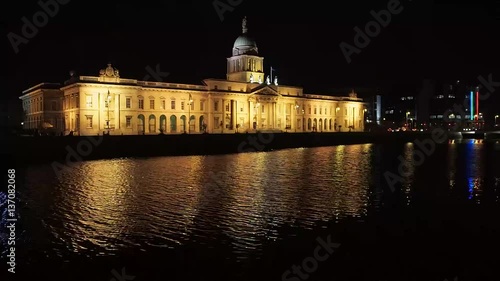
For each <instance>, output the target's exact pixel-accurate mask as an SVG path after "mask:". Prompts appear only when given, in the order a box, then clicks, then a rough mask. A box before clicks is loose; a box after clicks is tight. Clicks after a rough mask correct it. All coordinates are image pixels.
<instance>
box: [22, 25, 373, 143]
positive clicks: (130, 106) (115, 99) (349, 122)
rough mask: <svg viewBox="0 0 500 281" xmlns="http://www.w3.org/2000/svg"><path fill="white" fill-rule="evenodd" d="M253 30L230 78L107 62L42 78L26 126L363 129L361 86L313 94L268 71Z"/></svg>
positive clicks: (28, 102) (115, 131)
mask: <svg viewBox="0 0 500 281" xmlns="http://www.w3.org/2000/svg"><path fill="white" fill-rule="evenodd" d="M247 32H248V29H247V26H246V19H244V20H243V33H242V34H241V35H240V36H239V37H238V38H237V39H236V41H235V42H234V45H233V52H232V56H231V57H229V58H228V59H227V76H226V79H205V80H203V84H202V85H190V84H178V83H173V82H167V83H164V82H151V81H139V80H135V79H126V78H122V77H121V76H120V73H119V71H118V70H117V69H116V68H114V67H113V66H111V64H108V66H107V67H106V68H105V69H102V70H101V71H100V73H99V76H78V77H77V76H74V75H72V78H71V79H70V80H68V81H67V83H65V85H61V86H60V87H59V88H58V89H53V88H54V86H53V84H46V83H42V84H39V85H37V86H35V87H32V88H30V89H28V90H26V91H24V92H23V95H22V96H21V97H20V99H21V100H22V102H23V108H24V110H25V122H24V128H25V129H44V128H46V127H50V128H51V129H52V130H54V131H55V132H56V133H61V132H62V133H64V134H68V133H69V132H73V133H74V134H75V135H97V134H103V133H109V134H111V135H137V134H159V133H165V134H179V133H202V132H208V133H236V132H256V131H276V132H278V131H288V132H311V131H317V132H334V131H344V132H345V131H363V130H364V122H363V120H364V108H365V104H364V103H363V101H362V99H361V98H358V97H357V94H356V93H354V92H351V93H350V94H349V95H348V96H343V97H339V96H336V97H335V96H328V95H317V94H314V95H313V94H304V93H303V89H302V88H301V87H295V86H286V85H279V84H278V78H277V77H276V76H274V77H273V76H269V75H265V73H264V58H263V57H261V56H259V52H258V48H257V44H256V42H255V41H254V40H253V39H251V38H250V37H249V36H248V33H247ZM271 75H272V74H271ZM48 85H50V87H51V89H50V91H49V89H46V87H47V86H48ZM49 92H50V93H51V94H50V96H49V95H48V94H46V93H49ZM54 93H55V94H54ZM54 95H56V96H54ZM39 102H42V103H43V104H42V105H40V106H39V107H37V109H36V110H34V106H35V105H36V104H37V103H39ZM49 112H50V114H48V113H49ZM42 124H45V125H46V126H42ZM188 124H189V125H188Z"/></svg>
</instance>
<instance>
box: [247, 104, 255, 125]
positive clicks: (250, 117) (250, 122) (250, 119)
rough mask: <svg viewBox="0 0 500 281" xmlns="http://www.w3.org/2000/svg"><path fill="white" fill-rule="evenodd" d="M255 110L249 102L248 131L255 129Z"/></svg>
mask: <svg viewBox="0 0 500 281" xmlns="http://www.w3.org/2000/svg"><path fill="white" fill-rule="evenodd" d="M254 111H255V110H254V109H253V108H252V102H251V101H248V129H249V130H251V129H253V115H254Z"/></svg>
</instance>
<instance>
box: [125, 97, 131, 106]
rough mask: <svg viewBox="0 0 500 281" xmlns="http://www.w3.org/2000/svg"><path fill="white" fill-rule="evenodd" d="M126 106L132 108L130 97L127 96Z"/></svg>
mask: <svg viewBox="0 0 500 281" xmlns="http://www.w3.org/2000/svg"><path fill="white" fill-rule="evenodd" d="M125 108H130V97H127V98H126V100H125Z"/></svg>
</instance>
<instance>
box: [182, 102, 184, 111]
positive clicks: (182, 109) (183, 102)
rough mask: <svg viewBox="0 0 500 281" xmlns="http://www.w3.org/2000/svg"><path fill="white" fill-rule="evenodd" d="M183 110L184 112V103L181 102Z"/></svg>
mask: <svg viewBox="0 0 500 281" xmlns="http://www.w3.org/2000/svg"><path fill="white" fill-rule="evenodd" d="M181 110H184V102H183V101H181Z"/></svg>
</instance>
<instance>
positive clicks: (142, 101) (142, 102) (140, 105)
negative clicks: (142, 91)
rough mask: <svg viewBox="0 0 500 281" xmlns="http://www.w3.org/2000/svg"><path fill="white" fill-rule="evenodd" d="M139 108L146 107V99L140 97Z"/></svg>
mask: <svg viewBox="0 0 500 281" xmlns="http://www.w3.org/2000/svg"><path fill="white" fill-rule="evenodd" d="M139 109H144V100H143V99H139Z"/></svg>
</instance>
